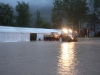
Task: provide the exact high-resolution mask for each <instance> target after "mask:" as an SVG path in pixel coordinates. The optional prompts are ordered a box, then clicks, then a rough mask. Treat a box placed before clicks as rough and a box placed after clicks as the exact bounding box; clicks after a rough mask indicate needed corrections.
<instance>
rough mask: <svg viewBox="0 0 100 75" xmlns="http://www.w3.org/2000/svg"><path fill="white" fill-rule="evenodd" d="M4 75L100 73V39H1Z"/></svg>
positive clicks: (0, 69) (1, 74)
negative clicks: (19, 40)
mask: <svg viewBox="0 0 100 75" xmlns="http://www.w3.org/2000/svg"><path fill="white" fill-rule="evenodd" d="M0 75H100V39H99V38H91V39H89V38H87V39H84V38H79V39H78V42H59V41H33V42H16V43H14V42H12V43H0Z"/></svg>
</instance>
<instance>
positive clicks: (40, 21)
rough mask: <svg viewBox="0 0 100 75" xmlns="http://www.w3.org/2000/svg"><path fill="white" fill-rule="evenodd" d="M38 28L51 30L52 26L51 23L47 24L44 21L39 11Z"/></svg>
mask: <svg viewBox="0 0 100 75" xmlns="http://www.w3.org/2000/svg"><path fill="white" fill-rule="evenodd" d="M36 27H37V28H51V25H50V24H49V23H46V22H44V21H43V20H42V18H41V14H40V12H39V11H37V19H36Z"/></svg>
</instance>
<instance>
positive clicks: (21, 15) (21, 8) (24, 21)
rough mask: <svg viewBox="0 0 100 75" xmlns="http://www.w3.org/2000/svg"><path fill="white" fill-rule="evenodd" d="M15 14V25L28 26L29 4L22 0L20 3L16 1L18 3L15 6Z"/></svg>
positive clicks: (29, 16)
mask: <svg viewBox="0 0 100 75" xmlns="http://www.w3.org/2000/svg"><path fill="white" fill-rule="evenodd" d="M16 11H17V16H16V23H17V26H20V27H28V26H29V24H30V22H31V20H30V18H31V16H32V15H31V14H30V12H29V5H28V3H27V4H26V3H25V2H23V1H22V3H20V2H19V1H18V5H17V6H16Z"/></svg>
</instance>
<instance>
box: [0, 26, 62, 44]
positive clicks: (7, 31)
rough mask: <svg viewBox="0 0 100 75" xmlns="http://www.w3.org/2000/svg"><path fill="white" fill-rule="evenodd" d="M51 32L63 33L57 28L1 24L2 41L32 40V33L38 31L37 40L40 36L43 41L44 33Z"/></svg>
mask: <svg viewBox="0 0 100 75" xmlns="http://www.w3.org/2000/svg"><path fill="white" fill-rule="evenodd" d="M51 32H57V33H59V34H60V33H61V31H59V30H55V29H43V28H20V27H7V26H0V42H19V41H30V34H31V33H37V41H38V40H39V38H40V39H41V41H43V40H44V34H50V33H51Z"/></svg>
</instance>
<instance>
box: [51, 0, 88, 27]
mask: <svg viewBox="0 0 100 75" xmlns="http://www.w3.org/2000/svg"><path fill="white" fill-rule="evenodd" d="M87 12H88V7H87V3H86V0H55V2H54V7H53V9H52V15H51V16H52V23H53V24H55V25H56V26H57V27H59V25H61V23H62V20H63V19H65V20H66V22H67V23H70V24H74V25H79V21H80V22H83V21H85V20H86V18H87Z"/></svg>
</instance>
